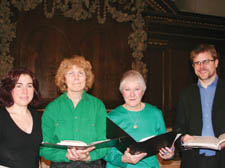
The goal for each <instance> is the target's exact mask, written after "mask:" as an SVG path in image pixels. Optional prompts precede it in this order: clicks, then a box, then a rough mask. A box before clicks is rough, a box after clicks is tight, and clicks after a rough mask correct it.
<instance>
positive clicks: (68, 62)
mask: <svg viewBox="0 0 225 168" xmlns="http://www.w3.org/2000/svg"><path fill="white" fill-rule="evenodd" d="M74 65H75V66H77V67H79V68H82V69H83V70H84V72H85V75H86V84H85V87H84V90H86V91H87V90H88V89H90V88H91V87H92V84H93V82H94V74H93V72H92V66H91V63H90V62H89V61H87V60H86V59H85V58H84V57H83V56H79V55H73V57H72V58H66V59H64V60H63V61H62V62H61V63H60V65H59V68H58V70H57V73H56V76H55V83H56V86H58V87H59V89H60V91H61V92H65V91H66V90H67V86H66V84H65V75H66V73H67V72H68V71H69V70H70V69H71V68H72V66H74Z"/></svg>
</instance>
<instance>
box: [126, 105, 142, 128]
mask: <svg viewBox="0 0 225 168" xmlns="http://www.w3.org/2000/svg"><path fill="white" fill-rule="evenodd" d="M126 106H127V105H126V104H125V108H126V109H127V107H126ZM138 109H140V110H141V103H140V105H139V108H138ZM140 110H138V111H137V112H135V111H133V113H136V114H139V115H138V117H136V120H134V118H132V116H131V111H130V110H128V109H127V113H128V116H129V118H130V120H131V121H132V123H133V128H134V129H137V128H138V125H137V123H138V121H139V120H140Z"/></svg>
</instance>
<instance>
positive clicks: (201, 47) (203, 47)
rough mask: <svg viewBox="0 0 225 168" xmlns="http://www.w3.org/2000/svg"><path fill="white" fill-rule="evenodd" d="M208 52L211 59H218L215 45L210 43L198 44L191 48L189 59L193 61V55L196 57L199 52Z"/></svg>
mask: <svg viewBox="0 0 225 168" xmlns="http://www.w3.org/2000/svg"><path fill="white" fill-rule="evenodd" d="M204 52H209V53H210V54H211V55H212V57H213V59H214V60H216V59H219V56H218V54H217V52H216V49H215V46H214V45H212V44H200V45H199V46H198V47H197V48H195V49H193V50H192V51H191V54H190V59H191V61H193V59H194V57H196V56H197V55H198V54H200V53H204Z"/></svg>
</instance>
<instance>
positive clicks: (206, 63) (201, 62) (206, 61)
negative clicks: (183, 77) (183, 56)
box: [193, 59, 215, 66]
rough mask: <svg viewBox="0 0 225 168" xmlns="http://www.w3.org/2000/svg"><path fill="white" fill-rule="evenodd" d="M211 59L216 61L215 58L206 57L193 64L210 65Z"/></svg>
mask: <svg viewBox="0 0 225 168" xmlns="http://www.w3.org/2000/svg"><path fill="white" fill-rule="evenodd" d="M211 61H215V60H214V59H212V60H210V59H205V60H203V61H196V62H193V66H200V65H201V64H203V65H208V64H209V63H210V62H211Z"/></svg>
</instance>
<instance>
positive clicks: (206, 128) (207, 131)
mask: <svg viewBox="0 0 225 168" xmlns="http://www.w3.org/2000/svg"><path fill="white" fill-rule="evenodd" d="M217 81H218V76H217V77H216V79H215V80H214V81H213V82H212V83H211V84H210V85H209V86H208V87H207V88H204V87H202V85H201V83H200V82H199V81H198V87H199V89H200V95H201V104H202V122H203V127H202V136H215V135H214V131H213V125H212V106H213V100H214V96H215V92H216V86H217ZM200 154H205V156H213V155H215V154H216V151H214V150H208V149H200Z"/></svg>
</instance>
